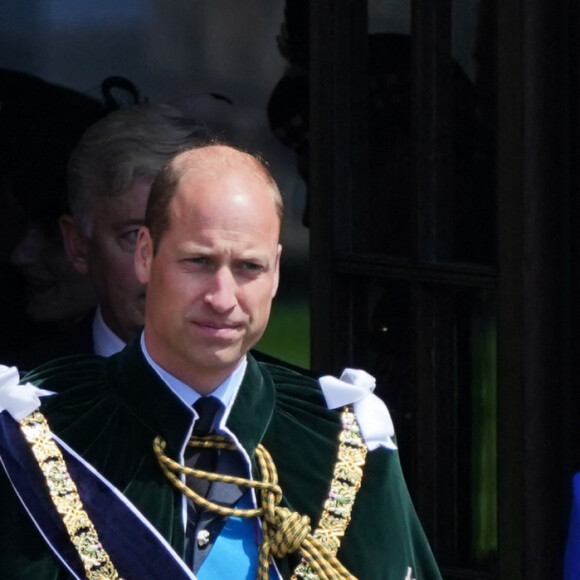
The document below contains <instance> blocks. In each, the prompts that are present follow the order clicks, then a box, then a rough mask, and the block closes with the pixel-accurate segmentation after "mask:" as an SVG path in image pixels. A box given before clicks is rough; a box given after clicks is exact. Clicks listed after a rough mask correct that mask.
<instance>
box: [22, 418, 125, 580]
mask: <svg viewBox="0 0 580 580" xmlns="http://www.w3.org/2000/svg"><path fill="white" fill-rule="evenodd" d="M20 429H21V430H22V433H23V434H24V437H25V438H26V440H27V441H28V442H29V443H30V446H31V449H32V453H33V454H34V457H35V458H36V461H37V462H38V466H39V467H40V469H41V471H42V473H43V475H44V478H45V480H46V484H47V486H48V491H49V493H50V498H51V500H52V502H53V504H54V506H55V508H56V510H57V511H58V513H59V514H60V515H61V517H62V521H63V522H64V525H65V526H66V529H67V532H68V534H69V537H70V540H71V542H72V543H73V545H74V547H75V549H76V551H77V553H78V555H79V556H80V558H81V561H82V563H83V567H84V569H85V572H86V575H87V578H88V579H89V580H122V579H121V578H120V577H119V573H118V572H117V570H116V569H115V567H114V565H113V563H112V562H111V559H110V558H109V555H108V554H107V552H105V550H104V549H103V547H102V545H101V543H100V541H99V536H98V534H97V531H96V530H95V526H94V525H93V523H92V522H91V520H90V518H89V516H88V514H87V512H86V511H85V509H84V507H83V503H82V500H81V498H80V496H79V494H78V490H77V487H76V485H75V482H74V481H73V480H72V478H71V476H70V475H69V473H68V470H67V467H66V463H65V461H64V457H63V455H62V452H61V450H60V449H59V448H58V446H57V445H56V443H55V442H54V440H53V438H52V433H51V432H50V429H49V427H48V423H47V422H46V419H45V417H44V415H43V414H42V413H39V412H35V413H32V414H31V415H28V417H26V418H25V419H23V420H22V421H20Z"/></svg>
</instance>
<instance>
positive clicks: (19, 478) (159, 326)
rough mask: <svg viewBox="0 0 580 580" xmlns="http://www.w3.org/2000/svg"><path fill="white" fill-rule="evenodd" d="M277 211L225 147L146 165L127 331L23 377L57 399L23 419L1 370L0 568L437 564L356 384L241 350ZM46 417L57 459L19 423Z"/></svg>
mask: <svg viewBox="0 0 580 580" xmlns="http://www.w3.org/2000/svg"><path fill="white" fill-rule="evenodd" d="M281 217H282V202H281V196H280V192H279V190H278V188H277V186H276V184H275V183H274V180H273V179H272V177H271V175H270V174H269V172H268V171H267V169H266V168H265V167H264V165H263V164H262V163H261V162H260V161H259V160H258V159H256V158H255V157H253V156H251V155H249V154H247V153H244V152H241V151H239V150H236V149H233V148H231V147H227V146H223V145H209V146H205V147H199V148H196V149H192V150H189V151H185V152H183V153H181V154H179V155H177V156H176V157H175V158H173V160H172V161H171V162H170V163H169V164H168V166H167V167H166V168H165V169H164V170H163V171H162V172H161V174H160V175H159V176H158V177H157V178H156V180H155V182H154V185H153V188H152V190H151V195H150V198H149V202H148V206H147V214H146V227H145V228H143V229H142V230H141V231H140V233H139V239H138V243H137V250H136V256H135V269H136V273H137V276H138V277H139V279H140V281H141V282H142V283H144V284H146V285H147V297H146V308H145V328H144V332H143V334H142V335H141V336H140V337H139V338H137V339H135V340H134V341H133V342H131V343H130V344H129V345H128V346H127V347H126V348H125V350H123V351H122V352H121V353H119V354H117V355H114V356H112V357H110V358H109V359H102V358H99V357H75V358H68V359H61V360H59V361H55V362H52V363H48V364H47V365H44V366H42V367H40V368H39V369H37V370H36V371H34V372H33V373H31V374H30V375H28V376H27V380H28V381H30V382H31V383H32V384H33V385H36V386H37V387H41V388H42V389H45V390H46V391H52V392H56V393H57V394H55V395H51V396H46V397H43V399H42V401H43V402H42V405H41V406H40V412H41V413H42V414H40V413H32V414H27V415H26V416H25V417H24V418H22V416H21V415H19V414H17V413H15V412H14V410H13V409H14V408H15V404H13V403H12V399H10V397H9V396H8V395H6V396H4V398H3V397H2V391H3V390H4V392H5V393H8V392H9V393H11V394H12V395H13V394H14V393H15V392H16V391H17V389H14V388H11V387H10V386H8V387H7V388H4V389H3V388H2V384H1V381H0V459H1V460H2V464H3V466H4V471H5V473H6V475H5V476H4V474H3V473H0V498H1V499H0V502H1V504H0V510H1V513H2V524H1V525H0V571H2V577H3V578H4V577H6V578H10V579H14V580H20V579H22V580H24V579H28V578H30V579H34V580H44V579H46V580H49V579H50V580H56V579H61V578H62V579H65V578H71V577H73V578H85V577H86V578H120V577H122V578H124V579H125V580H132V579H133V578H135V579H136V580H137V579H139V580H144V579H146V578H152V579H155V578H161V579H163V578H168V579H174V578H196V577H197V578H199V579H200V580H204V579H205V578H224V579H225V578H227V579H228V580H230V579H237V578H240V579H242V578H243V579H246V578H248V579H249V578H256V577H257V578H260V579H266V578H279V577H282V578H291V577H293V575H294V577H296V578H304V579H305V580H307V579H310V578H312V579H313V578H320V579H321V580H324V579H326V578H328V579H331V578H332V579H339V578H341V579H342V578H345V579H346V578H353V577H354V578H359V579H361V580H363V579H364V580H412V579H415V580H437V579H439V578H440V576H439V572H438V570H437V566H436V564H435V562H434V559H433V556H432V554H431V551H430V548H429V546H428V543H427V541H426V538H425V536H424V533H423V531H422V529H421V526H420V523H419V522H418V519H417V516H416V514H415V511H414V509H413V507H412V504H411V501H410V498H409V495H408V492H407V489H406V485H405V483H404V480H403V476H402V473H401V468H400V464H399V458H398V453H397V450H396V445H395V443H394V441H393V438H392V436H393V435H394V433H393V432H392V430H391V424H390V418H389V416H388V411H387V410H386V407H385V406H384V404H383V403H382V402H381V401H379V399H377V398H376V397H375V396H374V395H372V393H371V390H372V384H371V383H372V378H371V377H369V375H366V373H363V372H362V371H349V372H347V373H346V374H345V375H344V376H343V377H341V380H339V379H333V378H331V377H323V378H321V379H320V380H315V379H313V378H311V377H309V376H306V375H305V374H302V373H298V372H295V371H294V370H291V369H289V368H284V367H280V366H278V365H275V364H270V363H265V362H260V363H259V362H257V361H256V360H255V359H254V358H253V357H252V356H251V355H250V354H248V352H249V350H250V349H251V348H252V347H253V346H254V345H255V344H256V342H257V341H258V340H259V338H260V337H261V335H262V333H263V331H264V329H265V327H266V324H267V321H268V317H269V314H270V306H271V302H272V299H273V297H274V295H275V294H276V290H277V286H278V279H279V261H280V253H281V247H280V245H279V234H280V222H281ZM369 387H370V388H369ZM20 389H21V391H19V394H22V398H25V396H24V394H25V393H26V392H28V393H33V392H37V391H35V387H33V386H32V385H25V386H22V385H21V386H20ZM9 399H10V400H9ZM200 402H201V405H200ZM204 403H209V405H205V406H206V407H211V408H213V411H214V415H213V416H210V417H209V418H208V416H205V415H204V411H203V405H204ZM3 409H4V412H2V411H3ZM11 409H12V410H11ZM8 413H10V415H11V417H8ZM45 419H46V421H47V424H48V426H49V427H50V430H51V432H52V433H54V437H52V439H51V438H50V436H49V439H51V441H52V440H54V441H56V443H58V447H59V448H60V449H61V450H62V458H60V456H59V455H58V452H56V451H53V450H51V451H46V449H47V447H48V443H47V442H46V438H43V437H39V436H38V433H39V431H40V432H41V433H42V434H43V436H44V435H46V428H47V424H46V423H44V420H45ZM204 422H205V423H207V430H209V431H210V435H209V436H207V435H206V434H201V432H199V430H198V427H199V425H200V424H201V423H204ZM20 432H22V434H23V440H24V438H25V439H26V441H27V442H28V443H30V447H31V448H32V450H33V451H32V453H30V452H29V450H28V448H27V444H28V443H23V441H21V440H20V438H19V433H20ZM192 432H193V435H194V436H195V435H196V434H197V437H194V438H193V442H194V443H196V442H197V445H198V446H193V447H192V446H190V445H189V443H190V438H191V436H192ZM211 433H215V434H217V435H224V436H225V437H226V440H227V441H228V442H230V444H231V448H229V447H226V448H224V445H226V446H227V443H222V442H221V440H219V439H216V438H215V437H214V436H212V434H211ZM38 441H40V443H38ZM49 443H50V441H49ZM199 445H201V446H202V449H201V451H199ZM203 445H205V446H206V447H209V450H207V449H206V448H205V447H203ZM215 448H219V450H215ZM196 450H197V451H196ZM208 461H209V462H210V463H211V467H210V468H209V467H205V466H206V465H207V462H208ZM84 462H87V463H88V464H89V465H88V466H85V464H84ZM196 462H197V463H196ZM212 462H213V463H212ZM184 464H185V465H186V466H188V467H191V469H183V468H182V465H184ZM202 465H203V466H204V467H202ZM63 466H64V467H63ZM57 468H58V469H61V471H58V469H57ZM63 469H64V471H62V470H63ZM192 469H193V471H192ZM201 469H203V471H200V470H201ZM95 470H96V471H95ZM55 471H57V475H55ZM205 472H209V473H210V475H207V474H206V473H205ZM213 473H216V474H218V475H217V476H215V477H214V476H213V475H212V474H213ZM99 474H100V475H99ZM101 476H104V478H106V482H102V481H101V480H100V477H101ZM223 476H226V477H223ZM227 476H232V477H231V478H227ZM206 479H209V480H210V484H209V489H206V490H202V489H201V488H200V487H199V484H200V482H203V481H205V480H206ZM63 481H64V482H65V484H64V487H65V488H66V491H65V492H61V491H60V490H61V489H62V487H59V486H62V485H63V483H62V482H63ZM70 481H74V482H76V488H75V489H73V490H72V491H71V490H70ZM45 482H48V484H49V488H50V489H52V490H53V493H52V497H51V496H50V494H49V493H48V491H47V489H48V488H47V487H46V486H45V485H44V483H45ZM256 482H259V483H256ZM110 484H112V486H114V488H111V489H110V488H109V487H107V486H109V485H110ZM206 487H207V486H206ZM54 489H57V490H59V491H58V493H55V492H54ZM70 496H73V497H74V498H75V501H76V498H77V497H78V498H80V501H78V502H77V503H74V502H73V503H71V502H70V501H69V498H70ZM73 504H74V507H71V505H73ZM63 505H64V507H63ZM53 508H54V509H53ZM79 521H80V522H81V523H80V524H79V523H78V522H79ZM71 522H72V523H71ZM75 526H76V527H75ZM67 534H68V536H71V537H72V542H67ZM97 535H98V538H97ZM85 536H87V537H89V538H91V539H90V540H86V541H80V540H79V538H82V539H83V540H84V538H85ZM73 545H74V546H75V548H73V547H72V546H73ZM164 558H169V560H166V559H164ZM171 566H175V569H173V568H171ZM170 569H171V570H172V571H170ZM194 574H195V575H194Z"/></svg>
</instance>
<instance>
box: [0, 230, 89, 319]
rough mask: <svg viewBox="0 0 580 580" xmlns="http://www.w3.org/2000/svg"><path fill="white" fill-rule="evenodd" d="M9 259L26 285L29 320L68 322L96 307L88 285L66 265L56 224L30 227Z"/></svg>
mask: <svg viewBox="0 0 580 580" xmlns="http://www.w3.org/2000/svg"><path fill="white" fill-rule="evenodd" d="M10 259H11V262H12V264H13V265H14V266H16V267H17V268H18V269H19V270H20V271H21V273H22V275H23V276H24V279H25V281H26V295H27V303H26V314H27V316H28V317H29V318H30V319H31V320H35V321H37V322H55V321H68V320H72V319H75V318H76V317H78V316H80V315H83V314H86V313H87V312H88V311H89V310H90V309H91V308H93V307H94V306H95V304H96V301H97V298H96V296H95V291H94V289H93V286H92V284H91V281H90V280H88V279H87V278H86V276H81V275H80V274H79V273H78V272H77V271H76V270H75V269H74V268H73V266H72V264H71V263H70V262H69V260H68V258H67V255H66V253H65V250H64V247H63V245H62V240H61V238H60V234H59V232H58V226H57V225H56V224H54V225H51V226H46V225H43V224H37V223H31V224H29V225H28V227H27V228H26V230H25V231H24V234H23V235H22V237H21V238H20V240H19V242H18V244H17V245H16V247H15V248H14V250H13V251H12V254H11V256H10Z"/></svg>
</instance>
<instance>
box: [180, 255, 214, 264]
mask: <svg viewBox="0 0 580 580" xmlns="http://www.w3.org/2000/svg"><path fill="white" fill-rule="evenodd" d="M185 261H186V262H189V263H190V264H207V263H209V260H208V259H207V258H206V257H204V256H197V257H195V258H187V260H185Z"/></svg>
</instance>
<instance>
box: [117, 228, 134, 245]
mask: <svg viewBox="0 0 580 580" xmlns="http://www.w3.org/2000/svg"><path fill="white" fill-rule="evenodd" d="M138 236H139V230H138V229H136V230H130V231H128V232H124V233H123V234H121V236H120V237H119V239H120V240H121V244H122V245H123V246H125V247H133V248H134V247H135V246H136V245H137V238H138Z"/></svg>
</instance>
